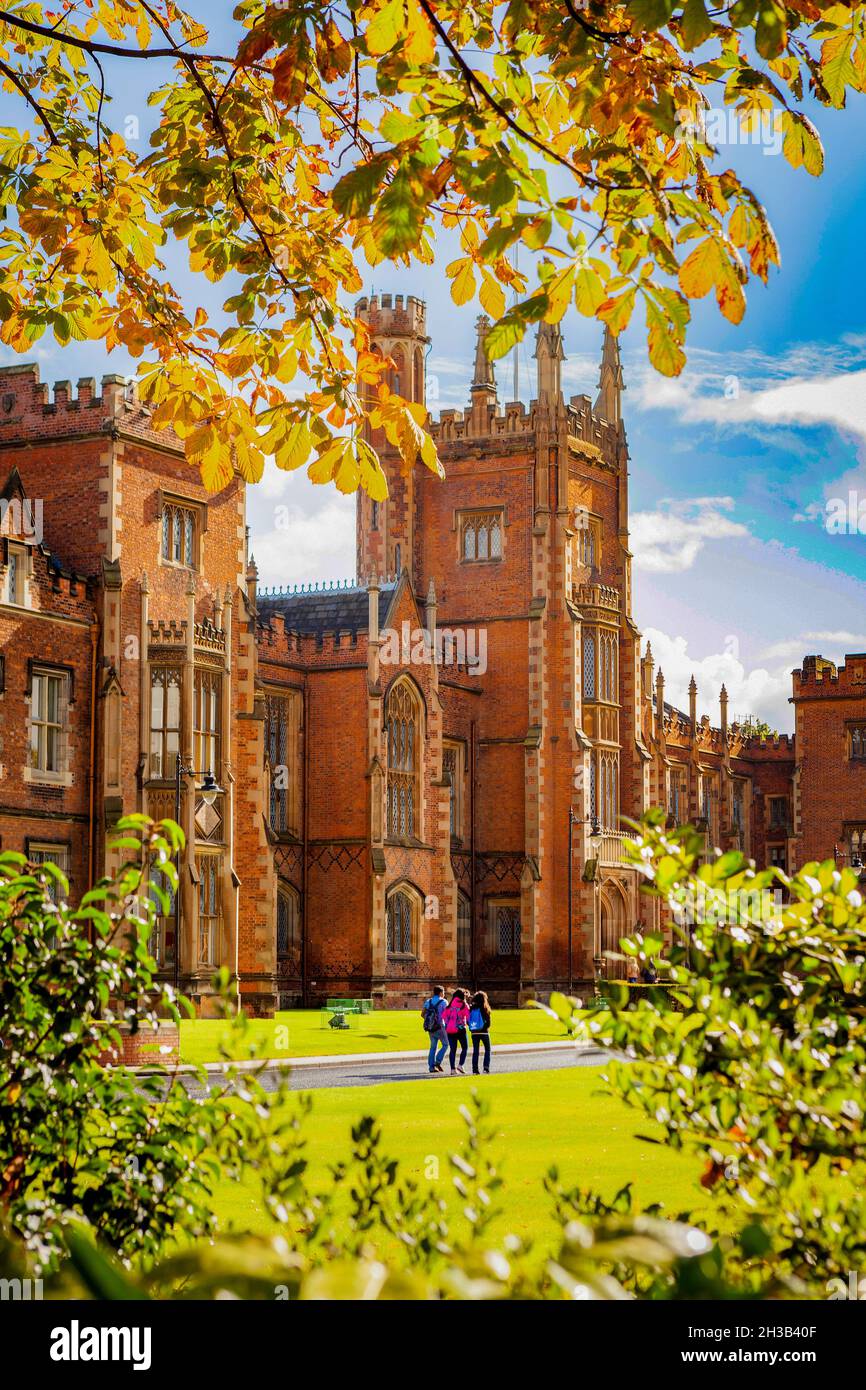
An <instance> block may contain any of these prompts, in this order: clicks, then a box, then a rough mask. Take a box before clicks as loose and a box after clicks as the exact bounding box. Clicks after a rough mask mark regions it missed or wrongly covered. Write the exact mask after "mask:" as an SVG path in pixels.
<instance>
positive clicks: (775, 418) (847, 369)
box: [635, 340, 866, 439]
mask: <svg viewBox="0 0 866 1390" xmlns="http://www.w3.org/2000/svg"><path fill="white" fill-rule="evenodd" d="M863 355H864V354H863V345H862V343H861V342H860V341H859V340H852V341H849V342H846V343H840V344H835V345H832V346H829V347H824V346H821V345H817V344H803V345H800V346H798V347H795V348H792V349H791V350H789V352H787V353H786V354H784V355H782V356H781V357H779V358H777V359H773V358H769V357H767V356H766V355H765V354H763V353H760V352H756V351H754V350H746V351H744V352H740V353H730V354H724V355H723V354H720V353H713V352H708V351H706V350H704V351H701V350H697V351H692V352H691V353H690V355H689V368H688V369H687V370H686V371H685V372H684V373H683V375H682V376H681V377H678V378H676V379H675V380H665V379H660V378H659V377H657V376H655V377H653V376H651V375H650V374H649V373H648V372H646V371H643V372H641V371H639V372H638V374H637V381H636V386H635V389H636V392H637V395H638V403H639V405H640V406H641V407H642V408H643V409H645V410H672V411H675V412H676V413H677V415H679V417H680V419H682V420H683V421H684V422H685V423H689V424H714V425H719V426H722V427H725V426H730V427H740V428H743V427H748V426H763V427H773V428H778V427H779V426H782V425H806V426H810V425H830V426H833V427H834V428H836V429H839V430H841V431H843V432H844V433H846V434H852V435H856V436H859V437H860V438H864V439H866V370H864V369H863V366H862V363H863Z"/></svg>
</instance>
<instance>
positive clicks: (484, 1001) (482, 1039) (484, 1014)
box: [469, 989, 490, 1076]
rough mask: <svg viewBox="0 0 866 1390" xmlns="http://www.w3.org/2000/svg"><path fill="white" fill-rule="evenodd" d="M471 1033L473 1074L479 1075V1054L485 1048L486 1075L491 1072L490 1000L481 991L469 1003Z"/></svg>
mask: <svg viewBox="0 0 866 1390" xmlns="http://www.w3.org/2000/svg"><path fill="white" fill-rule="evenodd" d="M469 1031H470V1033H471V1034H472V1073H473V1075H474V1076H477V1075H478V1054H479V1052H480V1051H481V1046H482V1044H483V1046H484V1074H485V1076H486V1075H487V1073H488V1072H489V1071H490V1000H489V999H488V998H487V995H486V994H485V993H484V990H483V989H480V990H479V991H478V993H477V994H473V996H472V998H471V1000H470V1001H469Z"/></svg>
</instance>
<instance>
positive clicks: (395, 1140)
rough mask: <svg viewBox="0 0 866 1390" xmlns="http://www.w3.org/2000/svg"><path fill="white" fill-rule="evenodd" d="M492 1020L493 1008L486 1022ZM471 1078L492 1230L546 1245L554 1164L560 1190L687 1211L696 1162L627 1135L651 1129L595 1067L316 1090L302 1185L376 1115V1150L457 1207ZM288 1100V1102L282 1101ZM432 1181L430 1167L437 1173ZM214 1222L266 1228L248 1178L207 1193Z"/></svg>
mask: <svg viewBox="0 0 866 1390" xmlns="http://www.w3.org/2000/svg"><path fill="white" fill-rule="evenodd" d="M499 1017H501V1015H497V1018H499ZM473 1084H475V1085H476V1086H478V1088H479V1090H480V1091H481V1092H482V1093H483V1094H485V1095H487V1096H489V1098H490V1100H491V1104H492V1120H493V1121H494V1123H495V1126H496V1139H495V1141H494V1145H493V1151H494V1153H495V1154H496V1157H497V1161H498V1162H499V1163H500V1166H501V1171H502V1175H503V1178H504V1183H505V1185H504V1188H503V1189H502V1190H501V1191H500V1193H499V1194H497V1205H499V1204H500V1203H501V1205H502V1207H503V1209H504V1211H503V1214H502V1215H501V1216H500V1217H498V1218H497V1221H496V1225H495V1226H494V1228H493V1231H494V1233H495V1234H497V1235H504V1234H505V1233H507V1232H509V1231H510V1232H514V1233H515V1234H518V1235H520V1236H522V1237H524V1238H525V1239H530V1240H532V1242H533V1244H534V1246H535V1248H536V1250H537V1252H538V1254H539V1256H541V1255H544V1254H547V1253H549V1252H551V1251H552V1250H554V1249H555V1248H557V1245H558V1228H557V1227H556V1225H555V1222H554V1220H553V1218H552V1216H551V1213H550V1204H549V1201H548V1198H547V1196H546V1194H545V1192H544V1191H543V1188H542V1179H543V1177H544V1174H545V1173H546V1172H547V1170H548V1168H549V1167H550V1165H551V1164H552V1163H556V1164H557V1166H558V1168H559V1171H560V1176H561V1179H562V1180H563V1182H564V1183H565V1184H567V1185H568V1186H577V1185H580V1186H584V1187H592V1188H594V1189H595V1190H596V1191H598V1192H600V1193H601V1194H602V1196H604V1197H606V1198H608V1199H609V1198H612V1197H613V1196H614V1194H615V1193H616V1192H617V1191H618V1189H619V1188H621V1187H623V1186H624V1185H625V1184H626V1183H628V1182H630V1183H632V1188H633V1192H634V1195H635V1197H636V1198H637V1200H638V1202H639V1204H640V1205H641V1206H642V1207H645V1206H647V1205H649V1204H650V1203H651V1202H663V1203H664V1205H665V1208H666V1211H667V1212H668V1213H669V1214H672V1215H673V1214H676V1213H677V1212H679V1211H682V1210H686V1209H692V1208H695V1209H697V1208H698V1207H702V1206H703V1205H704V1204H705V1200H706V1194H705V1193H704V1192H703V1191H702V1189H701V1188H700V1187H699V1186H698V1185H697V1182H696V1178H697V1173H698V1165H697V1162H696V1160H695V1159H693V1158H692V1159H689V1158H687V1157H685V1156H684V1155H682V1154H678V1153H674V1152H673V1151H671V1150H669V1149H667V1148H665V1147H662V1146H661V1145H657V1144H649V1143H646V1142H645V1141H642V1140H639V1139H636V1138H635V1137H634V1136H635V1132H636V1131H638V1130H640V1131H641V1132H644V1133H648V1134H650V1133H653V1132H655V1133H658V1134H659V1136H660V1134H661V1131H660V1130H657V1131H654V1126H653V1125H652V1124H650V1123H649V1122H648V1121H647V1120H646V1119H645V1118H644V1117H643V1116H642V1115H640V1114H638V1112H636V1111H632V1110H629V1109H628V1108H627V1107H626V1106H625V1105H623V1103H622V1102H621V1101H619V1100H617V1099H615V1098H612V1097H609V1096H606V1095H604V1094H603V1093H602V1091H601V1084H602V1083H601V1079H600V1072H599V1071H598V1069H596V1068H580V1069H576V1068H574V1069H572V1068H569V1069H568V1070H562V1071H549V1072H524V1073H520V1072H517V1073H512V1074H508V1075H502V1076H496V1075H492V1076H489V1077H481V1078H473V1077H454V1078H452V1077H449V1076H444V1077H438V1078H436V1079H435V1080H433V1079H431V1080H429V1081H428V1080H425V1081H420V1082H419V1081H415V1082H411V1081H410V1082H397V1083H388V1084H384V1085H380V1086H373V1087H369V1088H363V1089H360V1088H345V1089H333V1090H320V1091H316V1092H315V1093H314V1108H313V1112H312V1115H311V1116H310V1118H309V1120H308V1122H307V1127H306V1134H307V1137H308V1141H309V1142H308V1150H307V1157H308V1159H309V1162H310V1174H311V1180H312V1185H313V1186H314V1187H315V1188H316V1189H317V1190H323V1189H324V1188H326V1187H327V1186H328V1185H329V1182H330V1177H329V1171H328V1170H329V1165H330V1164H332V1163H334V1162H335V1161H336V1160H337V1159H338V1158H342V1157H344V1156H347V1155H348V1153H349V1145H350V1137H349V1130H350V1126H351V1124H352V1123H353V1122H354V1121H356V1120H357V1119H358V1118H359V1117H360V1116H361V1115H364V1114H373V1115H375V1116H377V1118H378V1119H379V1121H380V1122H381V1126H382V1131H383V1141H384V1142H383V1148H384V1150H385V1152H386V1153H387V1154H389V1155H390V1156H393V1157H397V1158H399V1159H400V1169H401V1172H402V1173H404V1175H410V1174H411V1175H412V1176H414V1177H415V1178H417V1179H418V1181H419V1182H431V1181H432V1184H433V1185H434V1186H435V1187H436V1188H437V1190H438V1191H440V1192H441V1193H442V1194H443V1195H444V1196H445V1197H446V1200H448V1201H449V1202H451V1203H452V1205H453V1210H454V1211H455V1212H456V1211H457V1210H458V1206H459V1204H458V1200H457V1197H456V1194H455V1193H454V1190H453V1187H452V1184H451V1169H450V1165H449V1163H448V1155H449V1152H452V1151H453V1150H455V1149H456V1148H457V1146H458V1144H459V1142H460V1139H461V1137H462V1134H463V1121H462V1120H461V1119H460V1116H459V1115H458V1113H457V1107H458V1106H459V1105H460V1104H461V1103H462V1101H463V1100H464V1099H465V1098H466V1097H467V1096H468V1095H469V1092H470V1090H471V1088H472V1086H473ZM289 1103H290V1104H293V1103H294V1102H289ZM437 1168H438V1176H433V1177H432V1178H431V1176H430V1175H431V1174H432V1173H435V1172H436V1169H437ZM217 1209H218V1212H219V1214H220V1218H221V1221H222V1222H224V1223H230V1224H231V1225H233V1226H234V1227H235V1229H237V1230H251V1231H267V1230H268V1229H270V1225H269V1218H268V1217H267V1215H266V1214H265V1213H264V1212H263V1210H262V1205H261V1200H260V1197H259V1194H258V1190H257V1187H256V1185H255V1183H254V1182H253V1181H251V1180H247V1181H246V1182H244V1183H242V1184H231V1183H223V1184H221V1185H220V1187H219V1189H218V1192H217Z"/></svg>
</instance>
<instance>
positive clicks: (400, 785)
mask: <svg viewBox="0 0 866 1390" xmlns="http://www.w3.org/2000/svg"><path fill="white" fill-rule="evenodd" d="M420 729H421V705H420V702H419V700H418V696H417V695H416V694H415V691H414V689H413V688H412V686H411V684H410V683H409V681H407V680H400V681H398V682H397V684H396V685H395V686H394V687H393V689H392V690H391V693H390V695H389V696H388V704H387V709H386V714H385V737H386V739H387V744H388V836H389V838H390V839H393V840H413V839H415V838H416V836H417V834H418V809H419V801H420V795H419V793H420V780H419V763H420V755H419V749H420V737H419V736H420Z"/></svg>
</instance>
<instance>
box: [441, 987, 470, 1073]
mask: <svg viewBox="0 0 866 1390" xmlns="http://www.w3.org/2000/svg"><path fill="white" fill-rule="evenodd" d="M468 1018H469V1006H468V1004H467V1003H466V993H465V991H464V990H462V989H455V991H454V993H453V994H452V996H451V1003H450V1004H449V1005H448V1006H447V1008H446V1009H445V1011H444V1013H443V1014H442V1024H443V1027H444V1028H445V1032H446V1033H447V1035H448V1049H449V1058H448V1060H449V1061H450V1063H451V1075H452V1076H454V1074H455V1072H458V1071H459V1072H460V1073H461V1074H462V1072H463V1063H464V1062H465V1061H466V1050H467V1041H466V1020H467V1019H468ZM458 1043H459V1044H460V1062H459V1064H458V1065H457V1066H456V1067H455V1065H454V1063H455V1061H456V1060H457V1044H458Z"/></svg>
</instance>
